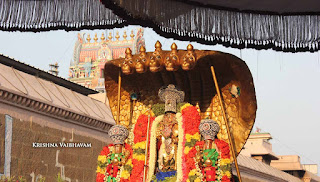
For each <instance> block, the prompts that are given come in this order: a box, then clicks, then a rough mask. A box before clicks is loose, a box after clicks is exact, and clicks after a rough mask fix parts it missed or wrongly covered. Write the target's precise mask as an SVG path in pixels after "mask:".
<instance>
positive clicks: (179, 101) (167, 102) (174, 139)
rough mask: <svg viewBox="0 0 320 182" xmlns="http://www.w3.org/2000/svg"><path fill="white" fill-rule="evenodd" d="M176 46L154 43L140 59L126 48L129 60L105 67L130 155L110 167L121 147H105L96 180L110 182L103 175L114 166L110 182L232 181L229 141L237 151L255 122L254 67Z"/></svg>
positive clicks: (224, 56)
mask: <svg viewBox="0 0 320 182" xmlns="http://www.w3.org/2000/svg"><path fill="white" fill-rule="evenodd" d="M171 49H172V50H171V51H165V50H162V48H161V44H160V42H157V43H156V44H155V51H154V52H146V51H145V48H144V47H140V54H136V55H132V54H131V50H130V49H129V48H128V49H127V50H126V52H125V53H126V56H125V58H119V59H115V60H111V61H109V62H108V63H106V64H105V68H104V78H105V88H106V92H107V93H108V100H109V106H110V109H111V112H112V114H113V116H114V119H115V120H117V124H118V125H120V124H121V125H122V126H124V127H126V128H128V129H129V136H128V139H126V140H123V142H122V144H121V145H119V148H120V146H122V153H123V154H125V153H126V152H125V151H129V152H127V153H128V154H129V153H130V154H129V155H128V156H127V157H120V160H119V159H118V161H121V162H118V161H114V163H112V162H111V161H113V160H111V158H110V157H109V158H110V160H107V159H108V156H111V157H112V156H113V155H112V154H114V156H115V154H119V152H120V149H118V151H116V150H115V149H116V147H117V146H118V145H110V146H109V147H105V148H104V151H103V152H102V154H101V155H102V156H101V155H100V156H99V166H100V168H98V170H97V177H98V178H97V181H98V182H106V181H107V182H108V181H111V178H110V177H106V176H110V174H111V171H110V170H111V169H113V172H112V175H113V178H112V181H113V182H114V181H117V182H118V181H120V182H129V181H130V182H142V181H143V182H145V181H146V182H151V181H153V182H170V181H171V182H176V181H178V182H211V181H219V182H221V181H230V179H231V175H232V174H231V167H230V164H231V159H230V150H229V144H228V143H227V142H226V141H228V140H230V141H231V139H230V138H229V135H231V136H233V139H234V143H235V146H234V147H233V149H234V150H235V152H234V153H235V155H236V154H237V153H239V152H240V150H241V148H242V147H243V145H244V143H245V142H246V139H247V137H248V135H249V134H250V131H251V129H252V126H253V124H254V120H255V113H256V98H255V91H254V84H253V79H252V76H251V73H250V70H249V69H248V67H247V65H246V64H245V62H244V61H242V60H241V59H239V58H237V57H236V56H233V55H229V54H225V53H222V52H217V51H204V50H195V49H193V46H192V45H188V47H187V50H178V49H177V45H175V44H172V46H171ZM173 83H174V84H176V85H178V86H179V87H180V88H181V90H180V89H178V88H177V87H176V86H175V85H172V84H173ZM164 85H167V86H166V87H162V86H164ZM218 85H219V86H220V88H221V89H219V86H218ZM159 89H160V90H159ZM219 90H220V91H221V92H220V91H219ZM219 93H220V94H221V95H220V94H219ZM157 96H159V97H160V99H159V98H158V97H157ZM184 100H185V101H187V102H191V103H192V104H194V105H196V106H193V105H191V104H189V103H184ZM207 118H210V119H213V120H214V121H213V120H210V119H207ZM226 123H228V126H229V127H230V128H232V130H231V132H230V133H229V132H228V131H227V125H225V124H226ZM218 126H219V127H218ZM219 128H220V130H219ZM124 138H125V137H124ZM109 148H110V149H109ZM105 151H107V152H105ZM120 153H121V152H120ZM232 154H233V153H232ZM103 155H104V156H103ZM118 156H119V155H118ZM120 156H122V155H120ZM124 156H125V155H124ZM102 164H103V165H102ZM107 166H109V168H108V170H107ZM117 170H118V172H117V173H116V172H115V171H117ZM106 171H107V173H106ZM108 171H110V172H108ZM115 176H116V177H115ZM99 177H100V178H99ZM98 179H100V180H98Z"/></svg>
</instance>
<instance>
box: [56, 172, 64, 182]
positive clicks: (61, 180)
mask: <svg viewBox="0 0 320 182" xmlns="http://www.w3.org/2000/svg"><path fill="white" fill-rule="evenodd" d="M56 179H57V182H65V181H64V180H63V179H62V178H61V175H60V173H58V175H57V178H56Z"/></svg>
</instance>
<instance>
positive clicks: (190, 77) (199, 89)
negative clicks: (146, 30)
mask: <svg viewBox="0 0 320 182" xmlns="http://www.w3.org/2000/svg"><path fill="white" fill-rule="evenodd" d="M171 48H172V50H171V51H163V50H161V44H160V43H159V42H157V44H156V50H155V51H154V52H145V49H144V48H143V47H142V48H141V49H140V54H137V55H131V51H130V50H127V51H126V58H121V59H115V60H112V61H110V62H108V63H106V65H105V69H104V76H105V88H106V92H107V96H108V99H109V104H110V108H111V111H112V113H113V116H114V118H115V119H116V118H117V117H118V116H117V98H118V75H119V71H120V70H121V72H122V79H121V80H122V82H121V91H120V92H121V99H120V100H121V101H120V110H121V111H120V117H119V119H120V122H121V124H123V125H126V126H129V125H130V124H131V123H130V121H131V120H132V121H133V122H134V120H136V119H137V117H138V116H139V115H140V114H141V113H143V112H144V110H146V109H148V108H149V107H150V105H155V104H158V103H162V102H161V101H160V99H159V98H158V91H159V89H160V88H161V87H162V86H164V85H168V84H174V85H176V86H178V87H179V88H180V89H181V90H182V91H184V92H185V99H184V102H189V103H191V104H193V105H197V106H199V109H200V112H201V118H202V119H205V118H211V119H214V120H215V121H217V122H218V123H219V125H220V126H221V130H220V132H219V134H218V137H219V138H221V139H224V140H226V141H227V139H228V138H227V137H228V136H227V132H226V126H225V124H224V120H223V116H222V111H221V107H220V106H219V100H218V96H217V93H216V89H215V85H214V82H213V78H212V74H211V70H210V67H211V66H214V68H215V70H216V76H217V79H218V83H219V87H220V89H221V92H222V97H223V101H224V106H225V110H226V114H227V118H228V122H229V124H230V126H231V128H232V129H231V130H232V133H233V136H234V139H235V143H236V149H237V151H238V152H239V151H240V150H241V149H242V147H243V145H244V143H245V142H246V139H247V137H248V136H249V134H250V132H251V129H252V126H253V124H254V121H255V117H256V110H257V103H256V96H255V89H254V85H253V79H252V76H251V73H250V71H249V69H248V67H247V65H246V64H245V62H244V61H242V60H241V59H239V58H237V57H235V56H233V55H231V54H226V53H222V52H217V51H202V50H193V47H192V46H191V45H189V46H188V48H187V50H177V47H176V45H175V44H173V45H172V47H171ZM133 93H136V94H138V95H140V98H139V99H138V100H137V101H134V102H133V101H132V100H131V99H130V96H132V94H133ZM130 110H133V113H132V114H130Z"/></svg>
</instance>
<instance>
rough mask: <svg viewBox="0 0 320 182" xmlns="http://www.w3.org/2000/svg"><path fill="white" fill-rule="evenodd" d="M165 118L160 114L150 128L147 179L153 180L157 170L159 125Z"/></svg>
mask: <svg viewBox="0 0 320 182" xmlns="http://www.w3.org/2000/svg"><path fill="white" fill-rule="evenodd" d="M162 120H163V115H160V116H158V117H156V118H155V120H154V121H153V123H152V125H151V129H150V134H151V135H150V152H149V158H148V161H149V168H148V173H147V174H148V179H147V181H151V180H152V176H153V173H154V170H155V164H156V158H157V156H156V155H157V152H156V150H157V149H156V148H157V126H158V124H159V123H160V122H161V121H162Z"/></svg>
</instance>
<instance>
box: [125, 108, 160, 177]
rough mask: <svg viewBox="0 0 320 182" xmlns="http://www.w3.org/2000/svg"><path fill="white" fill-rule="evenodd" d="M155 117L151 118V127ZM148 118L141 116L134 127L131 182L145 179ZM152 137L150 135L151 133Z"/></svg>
mask: <svg viewBox="0 0 320 182" xmlns="http://www.w3.org/2000/svg"><path fill="white" fill-rule="evenodd" d="M153 120H154V117H150V125H151V126H152V124H153ZM147 128H148V116H147V115H144V114H142V115H140V116H139V117H138V120H137V123H136V124H135V127H134V131H133V132H134V140H133V143H134V144H133V157H132V165H133V167H132V171H131V176H130V179H131V180H130V181H137V182H140V181H142V179H143V168H144V162H145V149H146V140H147V133H148V132H147ZM149 135H150V133H149ZM149 142H150V140H149Z"/></svg>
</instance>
